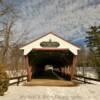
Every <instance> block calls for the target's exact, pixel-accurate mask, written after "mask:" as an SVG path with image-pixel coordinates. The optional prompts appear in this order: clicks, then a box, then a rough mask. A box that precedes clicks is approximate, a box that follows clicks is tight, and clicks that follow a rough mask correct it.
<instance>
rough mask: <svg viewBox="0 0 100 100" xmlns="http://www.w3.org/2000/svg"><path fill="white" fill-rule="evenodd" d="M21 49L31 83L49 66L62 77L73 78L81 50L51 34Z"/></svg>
mask: <svg viewBox="0 0 100 100" xmlns="http://www.w3.org/2000/svg"><path fill="white" fill-rule="evenodd" d="M20 49H21V50H23V55H24V58H25V66H26V67H27V74H28V80H29V81H30V80H31V79H32V78H35V76H36V74H35V73H38V75H40V76H41V75H42V73H43V72H44V71H45V69H46V68H45V67H46V66H47V65H49V66H52V68H53V69H52V70H53V71H55V72H57V73H58V74H60V75H61V76H67V75H69V76H70V80H71V79H72V78H73V76H74V73H75V65H76V59H77V55H78V50H80V48H79V47H78V46H76V45H74V44H72V43H70V42H68V41H66V40H64V39H63V38H61V37H59V36H58V35H56V34H54V33H51V32H50V33H48V34H46V35H44V36H42V37H39V38H37V39H35V40H33V41H32V42H31V43H28V44H26V45H25V46H23V47H21V48H20Z"/></svg>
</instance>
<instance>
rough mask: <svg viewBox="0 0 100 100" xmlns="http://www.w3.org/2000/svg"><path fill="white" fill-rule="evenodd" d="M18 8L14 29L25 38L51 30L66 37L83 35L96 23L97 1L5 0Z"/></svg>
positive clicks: (99, 12) (99, 13)
mask: <svg viewBox="0 0 100 100" xmlns="http://www.w3.org/2000/svg"><path fill="white" fill-rule="evenodd" d="M8 1H9V2H11V3H13V4H15V5H16V8H17V9H18V10H20V11H21V13H20V16H21V18H20V19H19V20H18V21H17V23H16V30H17V31H23V30H24V29H28V31H29V34H28V35H27V36H28V38H30V39H32V38H34V37H35V36H36V35H40V34H45V33H48V32H54V33H57V34H59V35H61V36H62V37H64V38H66V39H68V40H77V39H80V38H84V37H85V35H86V30H87V28H89V26H91V25H100V0H8Z"/></svg>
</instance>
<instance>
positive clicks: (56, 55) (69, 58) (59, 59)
mask: <svg viewBox="0 0 100 100" xmlns="http://www.w3.org/2000/svg"><path fill="white" fill-rule="evenodd" d="M28 58H29V65H30V66H31V68H32V78H52V77H50V75H49V74H50V73H51V72H50V70H48V71H46V70H45V66H46V65H51V66H52V67H53V71H54V72H56V73H57V74H59V75H60V76H62V77H64V76H65V75H66V76H67V75H68V74H70V73H69V72H68V69H69V67H70V65H72V63H73V54H72V53H71V52H70V51H69V50H33V51H31V52H30V53H29V54H28Z"/></svg>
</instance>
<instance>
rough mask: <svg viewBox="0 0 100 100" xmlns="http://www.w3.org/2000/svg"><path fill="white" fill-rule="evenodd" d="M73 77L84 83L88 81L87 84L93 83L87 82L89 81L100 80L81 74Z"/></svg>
mask: <svg viewBox="0 0 100 100" xmlns="http://www.w3.org/2000/svg"><path fill="white" fill-rule="evenodd" d="M75 79H76V80H78V81H81V82H84V83H88V84H94V83H93V82H89V81H95V82H100V80H99V79H94V78H90V77H85V76H82V75H75Z"/></svg>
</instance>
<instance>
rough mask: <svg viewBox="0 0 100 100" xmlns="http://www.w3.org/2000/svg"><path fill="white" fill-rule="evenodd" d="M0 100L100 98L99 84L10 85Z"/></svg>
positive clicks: (91, 99)
mask: <svg viewBox="0 0 100 100" xmlns="http://www.w3.org/2000/svg"><path fill="white" fill-rule="evenodd" d="M0 100H100V85H90V84H81V85H79V86H77V87H48V86H33V87H26V86H10V87H9V90H8V91H7V93H6V94H5V96H2V97H1V96H0Z"/></svg>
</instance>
